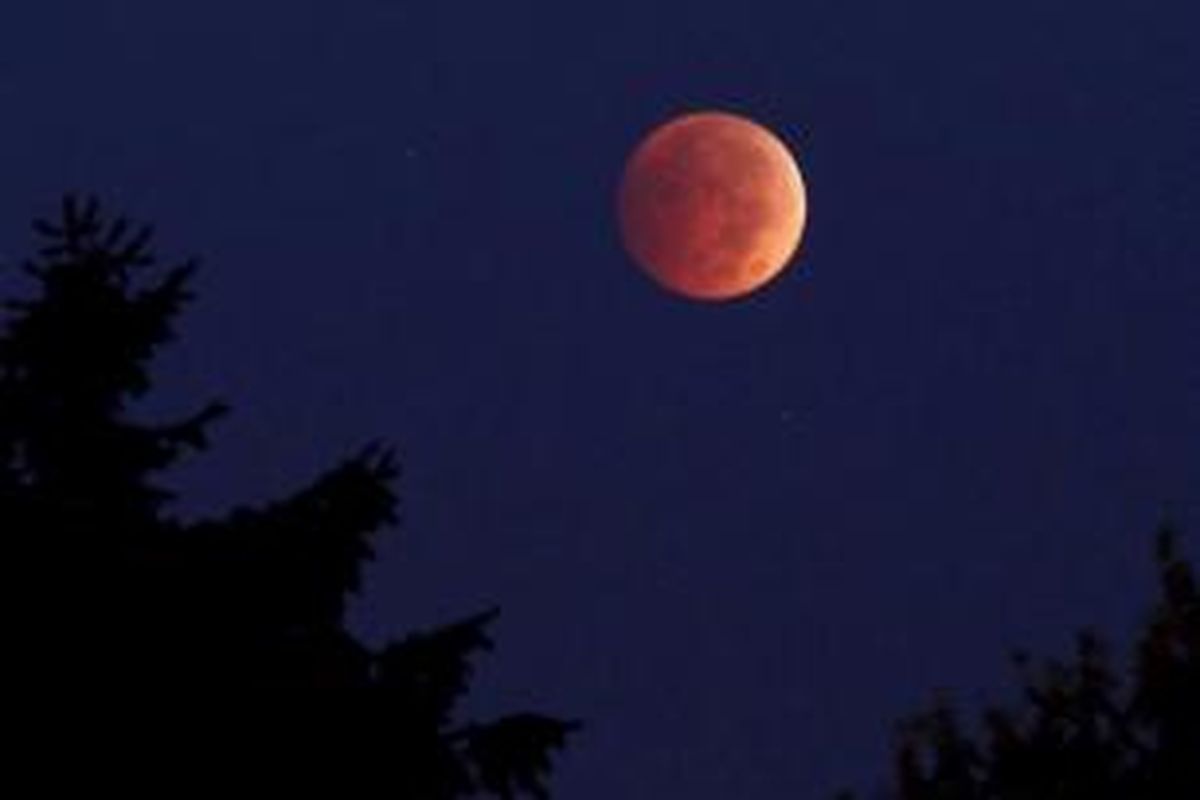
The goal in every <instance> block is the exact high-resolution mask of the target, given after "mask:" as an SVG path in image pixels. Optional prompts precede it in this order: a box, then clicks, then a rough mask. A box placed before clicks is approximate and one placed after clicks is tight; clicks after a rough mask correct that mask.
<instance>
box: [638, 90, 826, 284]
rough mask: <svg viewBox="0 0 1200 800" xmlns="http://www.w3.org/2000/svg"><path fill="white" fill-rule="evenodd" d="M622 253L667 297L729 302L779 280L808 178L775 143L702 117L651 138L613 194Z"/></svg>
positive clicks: (800, 220) (795, 241)
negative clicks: (615, 202) (655, 283)
mask: <svg viewBox="0 0 1200 800" xmlns="http://www.w3.org/2000/svg"><path fill="white" fill-rule="evenodd" d="M617 195H618V196H617V206H618V208H617V211H618V218H619V221H620V230H621V238H622V241H623V243H624V245H625V249H626V250H628V251H629V254H630V255H631V256H632V257H633V259H634V261H636V262H637V263H638V264H639V265H640V266H641V267H642V269H643V270H645V272H646V273H647V274H649V276H650V277H651V278H653V279H654V280H655V281H656V282H657V283H658V284H660V285H661V286H662V287H663V288H665V289H667V290H668V291H671V292H674V293H677V294H680V295H683V296H684V297H687V298H690V299H692V300H701V301H720V300H730V299H734V298H737V297H742V296H744V295H747V294H750V293H751V292H754V291H755V290H757V289H759V288H760V287H762V286H763V285H764V284H766V283H767V282H768V281H770V280H771V279H772V278H774V277H775V276H776V275H778V274H779V273H780V272H781V271H782V270H783V268H784V267H785V266H787V264H788V262H789V261H790V260H791V259H792V257H793V255H794V254H795V253H796V250H797V248H798V247H799V244H800V238H801V236H802V234H803V232H804V224H805V220H806V218H807V213H808V201H807V194H806V191H805V186H804V179H803V177H802V176H801V174H800V168H799V167H798V166H797V164H796V160H795V159H794V158H793V157H792V154H791V153H790V152H789V151H788V148H787V146H786V145H784V143H783V142H782V141H780V139H779V138H778V137H776V136H775V135H774V134H773V133H771V131H769V130H767V129H766V128H764V127H763V126H761V125H759V124H757V123H755V122H753V121H751V120H749V119H746V118H744V117H741V116H737V115H734V114H728V113H724V112H718V111H702V112H696V113H691V114H685V115H683V116H680V117H676V118H674V119H672V120H670V121H668V122H666V123H664V124H662V125H660V126H659V127H657V128H655V129H654V130H652V131H650V133H649V134H647V135H646V137H645V138H644V139H642V141H641V143H640V144H638V146H637V147H636V148H635V149H634V151H633V152H632V153H631V154H630V156H629V159H628V161H627V162H626V165H625V170H624V172H623V174H622V176H621V182H620V187H619V189H618V192H617Z"/></svg>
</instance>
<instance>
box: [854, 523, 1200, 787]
mask: <svg viewBox="0 0 1200 800" xmlns="http://www.w3.org/2000/svg"><path fill="white" fill-rule="evenodd" d="M1157 565H1158V578H1159V587H1160V595H1159V598H1158V601H1157V603H1156V604H1155V606H1154V608H1153V610H1152V612H1151V614H1150V615H1149V617H1148V619H1147V621H1146V623H1145V625H1144V627H1143V628H1142V630H1141V632H1140V635H1139V640H1138V643H1137V648H1136V653H1135V656H1134V658H1133V659H1132V661H1131V663H1130V665H1129V668H1128V675H1124V674H1123V673H1124V670H1120V669H1118V668H1117V667H1115V666H1114V664H1113V660H1112V658H1111V656H1110V655H1109V653H1108V650H1107V647H1106V646H1105V644H1104V643H1103V642H1102V640H1101V639H1100V637H1099V636H1098V635H1096V634H1095V633H1094V632H1091V631H1084V632H1082V633H1080V634H1079V637H1078V641H1077V645H1076V651H1075V654H1074V656H1073V658H1071V659H1070V660H1067V661H1062V660H1048V661H1045V662H1043V663H1040V664H1039V663H1035V662H1034V661H1033V659H1032V658H1031V657H1030V656H1029V655H1028V654H1026V653H1018V654H1017V655H1016V656H1015V657H1014V660H1015V662H1016V666H1017V668H1018V670H1019V674H1020V676H1021V683H1022V690H1023V691H1022V698H1023V700H1022V702H1021V704H1020V705H1019V706H1018V707H1016V708H1004V707H999V706H997V707H992V708H987V709H985V711H984V712H983V714H982V715H981V719H979V720H978V721H976V722H975V724H973V725H972V724H966V723H964V722H963V721H962V719H961V717H960V715H959V714H958V713H957V711H956V710H955V709H954V708H953V707H952V705H951V704H950V703H949V702H948V701H946V700H945V699H943V700H942V701H940V702H938V703H937V704H935V706H934V707H933V708H932V709H930V710H928V711H925V712H922V713H919V714H916V715H914V716H912V717H911V718H909V719H907V720H905V721H904V722H903V723H902V724H901V725H900V726H899V730H898V737H897V742H896V745H895V749H894V761H895V786H894V789H893V792H894V796H896V797H898V798H900V800H1074V799H1075V798H1079V799H1080V800H1084V799H1086V800H1175V799H1176V798H1178V800H1185V799H1186V800H1194V799H1195V798H1197V797H1200V592H1198V588H1197V583H1196V574H1195V571H1194V569H1193V567H1192V565H1191V564H1190V563H1189V562H1188V561H1187V560H1186V559H1185V558H1184V556H1183V555H1182V554H1181V553H1180V551H1179V549H1178V543H1177V535H1176V533H1175V532H1174V531H1173V530H1172V529H1171V528H1170V527H1169V526H1165V525H1164V526H1163V528H1162V529H1161V530H1160V532H1159V536H1158V542H1157ZM844 797H848V795H845V796H844Z"/></svg>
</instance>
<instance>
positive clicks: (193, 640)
mask: <svg viewBox="0 0 1200 800" xmlns="http://www.w3.org/2000/svg"><path fill="white" fill-rule="evenodd" d="M34 230H35V232H36V234H37V235H38V237H39V238H40V239H41V242H42V244H41V247H40V249H39V251H38V254H37V256H36V257H35V258H34V259H32V260H31V261H29V262H27V263H26V264H25V265H24V268H25V271H26V272H27V273H28V275H29V276H30V277H31V278H32V279H33V280H34V282H35V283H36V287H37V292H36V294H35V296H33V297H32V298H31V299H21V300H14V301H10V302H8V303H6V305H5V308H6V318H5V320H4V322H5V325H4V328H3V330H2V331H0V530H2V531H3V533H4V537H5V542H6V545H7V546H8V550H9V563H10V564H16V565H18V566H19V568H20V571H21V572H22V573H23V576H22V577H21V578H19V579H18V581H17V584H16V585H17V586H18V587H19V588H20V589H21V590H22V594H23V597H24V601H25V602H26V603H27V607H28V608H29V609H31V612H30V613H29V614H28V615H26V618H27V622H26V624H25V629H24V630H21V631H20V632H19V634H18V641H19V642H20V643H21V645H22V646H21V647H19V648H18V650H19V654H16V653H11V652H10V661H16V662H18V663H17V669H18V671H19V672H20V674H21V675H22V676H23V677H22V680H24V681H25V682H27V683H28V684H30V685H36V686H44V687H49V688H54V689H64V688H72V689H75V690H82V691H85V692H86V691H94V692H97V693H101V692H103V693H111V692H113V691H119V692H129V693H133V692H137V693H142V694H145V693H148V692H149V691H153V690H167V691H170V692H172V693H176V694H178V693H182V692H191V693H196V692H206V691H209V690H214V689H215V690H222V689H225V690H244V689H256V688H263V689H268V688H270V689H275V688H281V687H285V688H306V689H315V688H325V687H328V688H342V687H355V688H358V689H361V690H364V691H369V692H370V694H371V696H372V698H374V699H373V700H372V701H371V703H370V704H361V705H360V707H364V708H365V707H368V706H369V707H370V708H371V710H372V714H373V716H374V719H375V720H376V722H377V725H376V727H378V729H379V730H381V731H383V732H384V734H383V736H384V738H385V740H386V745H381V747H386V749H387V750H388V751H389V752H390V754H391V756H392V759H391V761H392V762H396V763H402V764H403V765H404V767H403V770H402V773H403V774H400V775H397V774H392V775H391V776H390V782H391V785H392V786H393V787H395V786H396V785H397V783H398V784H399V788H400V789H401V791H400V793H399V796H401V797H411V798H430V799H431V800H433V799H440V798H454V797H463V796H471V795H475V794H491V795H494V796H497V797H501V798H512V797H515V796H518V795H524V794H527V795H532V796H536V797H545V796H546V790H545V779H546V777H547V776H548V773H549V770H550V764H549V756H550V753H551V752H552V751H553V750H555V749H558V748H561V747H562V746H563V745H564V742H565V738H566V736H567V734H568V732H569V731H570V730H571V729H572V728H573V727H574V724H573V723H568V722H563V721H560V720H557V719H553V718H550V717H544V716H539V715H534V714H516V715H513V716H510V717H506V718H502V719H499V720H497V721H493V722H489V723H486V724H484V723H476V722H462V723H458V722H456V720H455V715H454V706H455V702H456V700H458V699H459V698H460V697H461V696H462V695H463V694H464V693H465V692H466V690H467V688H468V683H469V680H470V677H471V660H472V658H473V657H474V656H475V655H476V654H477V653H478V652H479V651H480V650H483V649H487V648H489V647H490V641H489V639H488V637H487V627H488V624H489V623H490V622H491V621H492V619H493V618H494V617H495V613H496V612H495V611H491V612H488V613H485V614H480V615H477V616H473V617H470V618H468V619H465V620H463V621H461V622H458V623H455V624H452V625H447V626H445V627H441V628H436V629H434V630H431V631H429V632H425V633H419V634H414V635H412V636H409V637H408V638H406V639H403V640H402V641H399V642H396V643H394V644H390V645H388V646H386V647H384V648H382V649H381V650H379V651H374V650H371V649H369V648H367V647H366V646H364V645H363V644H362V643H360V642H359V641H357V640H356V639H355V638H354V637H353V636H352V635H351V634H350V633H349V632H348V631H347V630H346V628H345V625H344V606H345V600H346V597H347V594H348V593H350V592H353V591H355V590H357V589H358V587H359V582H360V570H361V567H362V564H363V562H364V561H365V560H366V559H369V558H371V556H372V540H373V539H374V537H375V536H376V535H377V534H378V533H379V532H380V531H381V530H383V529H384V528H386V527H387V526H389V525H390V524H392V523H394V521H395V507H396V497H395V495H394V494H393V490H392V488H391V484H392V482H393V480H394V478H395V477H396V472H397V470H396V464H395V460H394V458H393V454H392V452H391V451H390V450H388V449H386V448H384V447H381V446H371V447H368V448H366V449H364V450H362V451H361V452H359V453H357V454H355V455H353V456H351V457H350V458H347V459H346V460H345V461H343V462H342V463H340V464H339V465H337V466H335V467H334V468H333V469H331V470H330V471H328V472H327V473H325V474H324V475H322V476H320V477H319V478H318V479H317V480H316V481H315V482H313V483H312V485H310V486H308V487H307V488H304V489H302V490H301V491H298V492H297V493H295V494H294V495H292V496H290V497H287V498H284V499H282V500H278V501H275V502H271V503H267V504H263V505H259V506H255V507H242V508H238V509H236V510H234V511H232V512H231V513H229V514H228V515H227V516H225V517H224V518H221V519H216V520H211V521H205V522H201V523H196V524H185V523H182V522H180V521H179V520H178V519H176V518H173V517H172V516H171V515H170V514H169V513H168V507H169V502H170V500H171V498H172V495H171V493H170V492H169V491H168V490H167V489H166V488H164V487H163V486H162V485H160V483H159V478H160V476H161V473H162V472H163V470H164V469H166V468H168V467H170V466H172V465H173V464H176V463H177V462H178V461H179V460H180V459H182V458H184V457H186V456H188V455H190V454H193V453H195V452H197V451H200V450H203V449H204V448H205V447H206V446H207V445H208V432H209V427H210V425H211V424H212V423H213V422H214V421H216V420H217V419H219V418H220V417H221V416H222V415H223V414H224V413H226V407H225V405H224V404H222V403H219V402H211V403H208V404H207V405H204V406H202V407H201V408H199V409H198V410H196V411H194V412H192V413H191V414H188V415H186V416H184V417H183V418H182V419H181V420H179V421H176V422H172V423H169V424H158V425H153V424H143V423H141V422H138V421H135V420H133V419H131V414H130V409H129V406H130V403H131V401H133V400H136V399H137V398H139V397H141V396H142V395H144V394H145V393H146V392H147V391H148V390H149V389H150V387H151V383H152V382H151V377H150V374H149V368H150V362H151V359H152V357H153V356H154V354H155V352H156V351H157V350H158V348H159V347H161V346H162V345H164V344H166V343H168V342H169V341H170V340H171V338H172V335H173V330H172V322H173V320H174V318H175V316H176V315H177V314H178V313H179V312H180V311H181V309H182V308H183V306H184V305H185V303H186V302H187V301H189V300H190V299H191V295H190V294H189V291H188V284H189V278H190V277H191V275H192V273H193V270H194V269H195V265H194V264H192V263H185V264H181V265H177V266H172V267H161V266H160V265H159V264H158V263H157V261H156V258H155V256H154V253H153V251H152V249H151V244H152V232H151V231H150V229H149V228H145V227H136V226H133V225H131V224H130V223H129V222H128V221H127V220H125V219H116V220H109V219H107V218H105V216H104V215H102V213H101V211H100V208H99V206H98V205H97V203H96V202H95V201H94V200H88V201H86V202H83V203H80V202H78V201H77V200H75V199H74V198H72V197H67V198H66V199H65V200H64V202H63V205H62V212H61V218H60V219H59V220H57V221H54V222H50V221H41V220H39V221H37V222H35V223H34Z"/></svg>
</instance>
